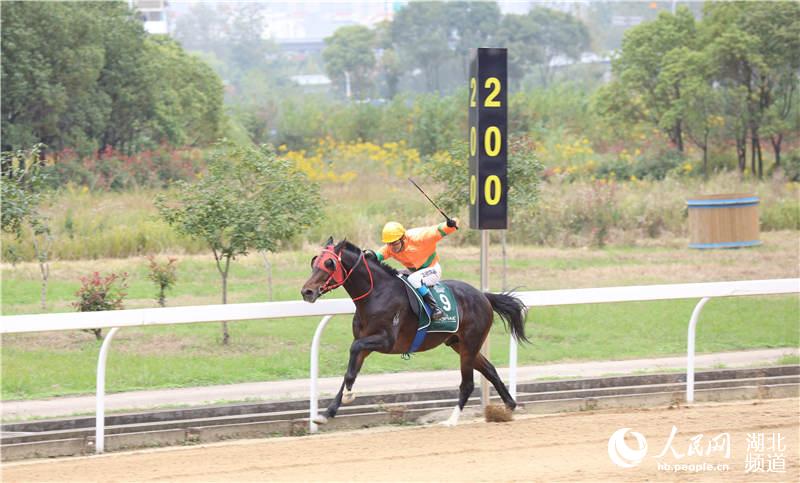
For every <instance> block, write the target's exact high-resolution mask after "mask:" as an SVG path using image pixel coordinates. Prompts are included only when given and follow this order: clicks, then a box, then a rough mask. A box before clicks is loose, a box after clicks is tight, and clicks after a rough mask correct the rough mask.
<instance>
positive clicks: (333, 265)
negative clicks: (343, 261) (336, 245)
mask: <svg viewBox="0 0 800 483" xmlns="http://www.w3.org/2000/svg"><path fill="white" fill-rule="evenodd" d="M325 268H327V269H328V270H335V269H336V262H334V261H333V260H332V259H330V258H329V259H327V260H325Z"/></svg>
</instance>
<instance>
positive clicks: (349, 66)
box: [322, 25, 375, 99]
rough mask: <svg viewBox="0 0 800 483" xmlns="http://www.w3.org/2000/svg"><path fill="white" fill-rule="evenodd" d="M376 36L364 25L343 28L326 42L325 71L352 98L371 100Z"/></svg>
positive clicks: (324, 52) (323, 53) (323, 54)
mask: <svg viewBox="0 0 800 483" xmlns="http://www.w3.org/2000/svg"><path fill="white" fill-rule="evenodd" d="M374 46H375V33H374V32H373V31H372V30H370V29H368V28H367V27H364V26H362V25H351V26H347V27H340V28H339V29H337V30H336V32H334V33H333V35H331V36H330V37H326V38H325V50H323V51H322V58H323V60H324V61H325V71H326V72H327V73H328V75H329V76H330V77H331V79H333V80H335V81H336V82H337V83H338V84H339V85H340V86H341V87H342V88H343V91H344V92H345V93H346V95H347V96H350V90H349V89H350V88H351V86H352V92H353V95H354V96H355V97H356V98H357V99H365V98H367V97H369V92H370V89H371V87H372V73H373V69H374V68H375V53H374Z"/></svg>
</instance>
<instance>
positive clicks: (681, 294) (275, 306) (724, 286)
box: [0, 278, 800, 453]
mask: <svg viewBox="0 0 800 483" xmlns="http://www.w3.org/2000/svg"><path fill="white" fill-rule="evenodd" d="M789 293H800V278H790V279H776V280H751V281H740V282H715V283H691V284H678V285H645V286H635V287H608V288H591V289H574V290H545V291H537V292H520V293H519V294H517V295H518V296H519V297H520V299H521V300H522V301H523V302H524V303H525V305H526V306H527V307H544V306H554V305H576V304H594V303H609V302H637V301H648V300H671V299H687V298H700V299H702V300H701V302H700V303H699V304H698V306H697V307H695V310H694V312H693V314H692V317H691V320H690V323H689V328H688V331H689V340H688V347H687V370H686V378H687V380H686V391H687V393H686V400H687V401H688V402H692V401H693V398H694V340H695V336H694V333H695V328H696V326H697V320H698V318H699V315H700V310H701V309H702V306H703V305H704V304H705V302H706V301H707V300H708V299H709V298H712V297H730V296H739V295H774V294H789ZM354 311H355V306H354V305H353V302H352V301H351V300H350V299H332V300H322V301H318V302H317V303H315V304H307V303H305V302H266V303H255V304H228V305H203V306H192V307H169V308H153V309H133V310H118V311H108V312H70V313H57V314H35V315H12V316H3V317H0V334H13V333H23V332H48V331H59V330H76V329H93V328H112V329H114V328H116V329H119V328H121V327H141V326H149V325H170V324H189V323H197V322H218V321H222V320H227V321H235V320H255V319H275V318H289V317H313V316H325V317H324V318H323V319H322V321H321V322H320V324H319V326H318V327H317V330H316V332H315V334H314V339H313V341H312V344H311V388H310V391H309V396H310V399H311V402H310V409H311V417H312V419H313V417H315V416H316V411H317V377H318V375H319V374H318V372H319V371H318V355H319V345H320V341H321V338H322V332H323V330H324V328H325V326H326V325H327V323H328V322H329V321H330V318H331V316H333V315H342V314H352V313H353V312H354ZM114 333H116V330H112V331H111V332H109V334H108V335H106V340H105V341H104V343H103V346H102V348H101V351H100V356H99V357H98V368H97V428H96V442H95V451H96V452H97V453H102V452H103V449H104V444H103V442H104V425H105V421H104V407H102V406H103V402H104V397H105V360H106V357H107V353H108V348H109V346H110V342H111V338H112V337H113V335H114ZM509 352H510V354H509V356H510V357H509V359H510V360H509V366H510V377H509V383H510V388H509V390H510V392H511V394H512V395H515V394H516V383H517V381H516V367H517V357H516V352H517V351H516V347H515V343H514V341H513V339H512V347H511V349H510V351H509ZM309 429H310V430H311V431H312V432H314V431H316V429H317V428H316V425H315V424H314V423H313V421H310V422H309Z"/></svg>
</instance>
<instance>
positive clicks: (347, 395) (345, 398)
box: [342, 390, 356, 404]
mask: <svg viewBox="0 0 800 483" xmlns="http://www.w3.org/2000/svg"><path fill="white" fill-rule="evenodd" d="M355 400H356V393H355V392H353V391H347V390H345V391H344V394H343V395H342V404H350V403H351V402H353V401H355Z"/></svg>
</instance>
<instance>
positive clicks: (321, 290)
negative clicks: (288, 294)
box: [300, 237, 361, 303]
mask: <svg viewBox="0 0 800 483" xmlns="http://www.w3.org/2000/svg"><path fill="white" fill-rule="evenodd" d="M348 245H349V244H348V243H347V242H345V241H342V242H339V243H338V244H334V241H333V237H330V238H328V241H327V242H325V245H324V246H323V248H322V251H320V253H319V254H318V255H316V256H315V257H313V258H312V259H311V276H310V277H309V278H308V280H306V283H304V284H303V288H302V289H300V294H301V295H302V296H303V300H305V301H306V302H311V303H314V302H316V300H317V299H318V298H320V297H321V296H322V295H324V294H325V293H327V292H330V291H331V290H333V289H335V288H338V287H340V286H342V284H344V282H345V280H347V278H348V277H349V276H350V273H351V272H352V270H353V268H355V265H357V264H358V262H359V260H358V259H357V258H356V257H357V256H360V255H361V250H358V249H357V248H356V247H355V246H353V245H350V246H351V247H352V248H353V249H354V250H356V251H357V252H358V255H354V254H352V253H350V252H351V251H353V250H350V251H348V250H347V248H348ZM343 259H344V260H345V262H344V263H343V262H342V260H343ZM345 263H347V264H348V266H345ZM348 268H349V270H348Z"/></svg>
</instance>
